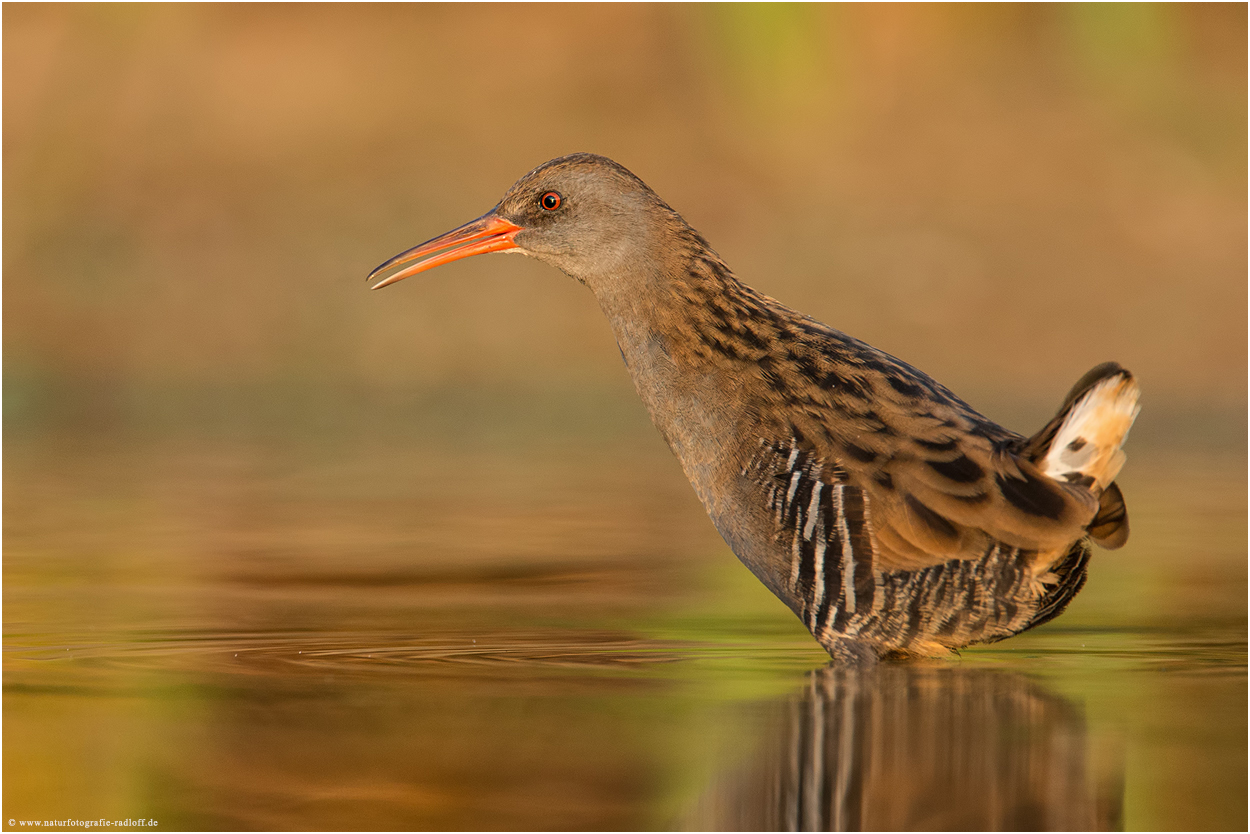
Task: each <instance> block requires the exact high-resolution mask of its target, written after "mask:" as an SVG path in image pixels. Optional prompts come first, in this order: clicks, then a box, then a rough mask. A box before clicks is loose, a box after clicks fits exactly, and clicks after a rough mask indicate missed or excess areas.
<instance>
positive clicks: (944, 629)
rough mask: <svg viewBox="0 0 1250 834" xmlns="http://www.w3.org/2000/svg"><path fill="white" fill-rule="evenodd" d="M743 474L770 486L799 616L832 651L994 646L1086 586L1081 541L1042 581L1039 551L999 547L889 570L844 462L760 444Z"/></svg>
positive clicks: (789, 446)
mask: <svg viewBox="0 0 1250 834" xmlns="http://www.w3.org/2000/svg"><path fill="white" fill-rule="evenodd" d="M742 474H743V475H744V476H747V477H751V478H754V479H755V480H757V481H758V482H761V483H763V484H765V487H766V490H765V492H766V495H767V498H768V506H769V509H770V510H771V512H772V514H773V519H774V522H775V530H776V533H775V535H776V539H777V541H778V543H779V544H780V545H782V546H783V547H785V548H786V550H787V551H788V552H789V553H790V576H789V588H790V590H791V591H792V592H793V594H794V597H795V599H796V600H797V601H798V603H799V605H800V606H801V609H800V610H799V612H798V613H799V616H800V617H801V618H802V620H803V622H804V623H805V624H806V625H807V627H808V628H809V629H810V630H811V632H812V633H813V634H814V635H816V637H817V639H819V640H820V641H821V643H822V644H824V645H825V647H826V648H828V649H829V650H830V651H835V650H836V649H837V648H838V647H839V645H840V644H841V643H842V642H843V641H846V640H848V639H849V640H854V639H856V638H862V639H866V640H871V641H872V642H874V643H876V644H878V645H881V646H887V647H896V648H900V649H901V648H903V647H906V646H909V645H912V644H913V643H914V642H915V641H916V640H917V639H920V640H926V639H930V640H933V641H935V642H937V643H939V644H945V645H963V644H966V643H969V642H992V641H994V640H999V639H1002V638H1005V637H1009V636H1011V635H1012V634H1015V633H1017V632H1019V631H1022V630H1024V629H1026V628H1029V627H1031V626H1034V625H1038V624H1040V623H1042V622H1045V621H1046V620H1049V619H1050V618H1051V617H1053V616H1055V615H1056V614H1058V613H1059V612H1060V611H1061V610H1062V609H1063V607H1064V606H1065V605H1066V604H1067V601H1068V600H1069V599H1071V597H1072V596H1073V595H1074V594H1075V593H1076V591H1077V590H1079V589H1080V587H1081V585H1082V584H1083V583H1084V580H1085V567H1086V562H1087V560H1088V557H1089V550H1088V547H1087V546H1086V544H1085V543H1084V542H1083V541H1082V542H1077V543H1076V544H1075V545H1073V546H1072V548H1071V550H1070V551H1069V553H1068V554H1067V555H1066V556H1065V557H1064V558H1063V559H1062V560H1061V561H1060V562H1059V564H1057V565H1056V566H1055V567H1054V568H1052V570H1051V573H1050V575H1049V576H1048V577H1046V578H1045V579H1044V580H1042V579H1039V578H1038V577H1036V576H1034V574H1033V571H1032V570H1031V562H1032V557H1033V556H1034V554H1033V553H1032V552H1030V551H1025V550H1021V549H1020V548H1016V547H1010V546H1007V545H1005V544H1002V543H998V542H992V543H991V544H990V545H989V546H988V548H987V549H986V551H985V552H984V553H983V554H982V555H981V556H980V557H978V558H972V559H953V560H951V561H948V562H943V563H940V564H936V565H932V566H929V567H925V568H919V569H914V570H892V571H883V570H881V568H880V564H879V559H878V554H877V549H876V545H875V540H874V533H873V523H872V506H871V504H872V502H871V500H870V499H869V497H868V496H867V495H866V494H865V492H864V490H862V489H860V488H859V487H857V486H854V485H852V484H850V483H847V482H846V472H845V470H844V469H843V468H842V467H841V466H839V465H838V464H837V463H836V462H827V461H824V460H821V459H819V458H818V457H817V456H816V455H815V454H813V453H812V452H810V451H808V450H805V449H803V448H801V447H800V445H799V444H798V442H797V441H793V440H792V441H791V442H788V443H768V442H764V441H762V442H761V444H760V451H759V452H758V453H757V454H756V456H755V457H754V458H753V459H752V460H751V462H750V463H749V464H748V465H747V467H746V468H745V469H744V470H743V473H742ZM835 653H836V652H835Z"/></svg>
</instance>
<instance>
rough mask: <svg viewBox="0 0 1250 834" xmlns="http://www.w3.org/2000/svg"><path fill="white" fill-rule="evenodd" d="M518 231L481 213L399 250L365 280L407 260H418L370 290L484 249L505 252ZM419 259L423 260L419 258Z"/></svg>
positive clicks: (480, 253) (497, 218)
mask: <svg viewBox="0 0 1250 834" xmlns="http://www.w3.org/2000/svg"><path fill="white" fill-rule="evenodd" d="M519 231H521V227H520V226H518V225H516V224H515V223H511V222H509V221H507V220H504V219H503V218H502V217H500V216H499V215H497V214H495V213H494V212H490V213H488V214H484V215H483V216H481V217H479V218H478V219H477V220H474V221H472V222H470V223H465V224H464V225H463V226H461V227H460V228H459V229H452V230H451V231H450V232H448V233H447V234H445V235H439V236H438V237H436V238H434V239H433V240H427V241H426V242H425V243H422V244H421V245H420V246H414V247H412V248H411V249H409V250H408V251H407V252H400V253H399V254H398V255H396V256H395V257H393V258H391V259H390V260H389V261H387V262H386V263H384V264H382V265H381V266H379V267H378V268H377V269H375V270H373V272H370V273H369V279H368V280H370V281H372V280H373V279H374V278H376V277H377V276H378V274H379V273H382V272H385V271H386V270H388V269H390V268H391V267H393V266H399V265H400V264H406V263H408V262H409V261H417V263H415V264H413V265H412V266H410V267H408V268H407V269H401V270H400V271H399V272H396V273H395V274H394V275H391V276H390V277H388V278H383V279H382V280H381V281H378V282H377V283H376V284H374V285H373V287H372V288H371V289H375V290H376V289H379V288H381V287H385V286H386V285H387V284H394V283H395V282H396V281H402V280H404V279H405V278H408V277H410V276H412V275H416V274H417V273H418V272H425V271H426V270H427V269H433V268H434V267H436V266H442V265H443V264H449V263H451V262H452V261H458V260H460V259H461V258H468V257H470V256H471V255H484V254H486V253H487V252H505V251H507V250H509V249H516V248H517V244H516V241H514V240H513V239H512V238H513V236H514V235H516V233H517V232H519ZM419 258H420V259H424V260H418V259H419Z"/></svg>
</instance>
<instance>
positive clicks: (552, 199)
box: [538, 191, 564, 211]
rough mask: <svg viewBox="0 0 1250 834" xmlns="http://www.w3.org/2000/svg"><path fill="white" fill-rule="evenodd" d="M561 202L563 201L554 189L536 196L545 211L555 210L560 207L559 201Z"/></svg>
mask: <svg viewBox="0 0 1250 834" xmlns="http://www.w3.org/2000/svg"><path fill="white" fill-rule="evenodd" d="M562 202H564V200H563V199H562V198H561V197H560V195H559V193H558V192H555V191H548V192H547V193H546V194H544V195H543V196H541V197H539V198H538V204H539V205H540V206H542V207H543V208H545V209H546V210H547V211H555V210H556V209H558V208H559V207H560V203H562Z"/></svg>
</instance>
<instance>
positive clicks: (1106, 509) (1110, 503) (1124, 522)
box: [1086, 482, 1128, 550]
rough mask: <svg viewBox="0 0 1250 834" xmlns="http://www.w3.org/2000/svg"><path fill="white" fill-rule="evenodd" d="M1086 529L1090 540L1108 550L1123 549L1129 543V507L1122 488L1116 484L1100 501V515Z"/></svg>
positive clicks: (1112, 485)
mask: <svg viewBox="0 0 1250 834" xmlns="http://www.w3.org/2000/svg"><path fill="white" fill-rule="evenodd" d="M1086 529H1088V530H1089V535H1090V538H1092V539H1093V540H1094V541H1096V542H1098V543H1099V544H1100V545H1102V546H1103V547H1105V548H1107V549H1108V550H1115V549H1116V548H1117V547H1123V546H1124V543H1125V542H1126V541H1128V507H1127V506H1125V504H1124V495H1123V493H1121V492H1120V487H1119V486H1118V485H1117V484H1115V483H1114V482H1113V483H1112V484H1111V485H1110V486H1108V487H1107V489H1106V491H1105V492H1104V493H1103V494H1102V497H1101V498H1100V499H1098V514H1097V515H1095V516H1094V520H1093V521H1091V522H1090V523H1089V527H1088V528H1086Z"/></svg>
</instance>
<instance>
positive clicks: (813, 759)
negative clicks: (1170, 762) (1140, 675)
mask: <svg viewBox="0 0 1250 834" xmlns="http://www.w3.org/2000/svg"><path fill="white" fill-rule="evenodd" d="M772 706H773V707H774V708H773V709H772V710H771V711H772V712H774V713H775V715H774V716H773V718H772V727H771V729H770V732H768V733H767V735H766V740H765V742H764V744H763V745H762V749H761V750H760V751H759V752H757V753H756V754H755V755H754V756H752V757H751V761H750V762H749V764H747V765H746V766H743V767H741V768H740V769H739V770H738V771H736V772H732V773H730V774H727V775H723V776H721V777H720V778H718V779H717V781H716V783H715V784H714V785H713V786H712V787H711V788H710V789H709V791H708V793H707V795H706V796H705V797H703V799H702V800H701V801H700V803H699V806H698V808H697V810H696V811H695V812H694V814H692V817H691V819H690V820H689V822H688V824H689V826H690V827H691V828H694V829H697V830H740V831H861V830H864V831H900V830H901V831H914V830H919V831H955V830H965V831H967V830H972V831H985V830H990V831H1043V830H1044V831H1051V830H1097V831H1105V830H1119V829H1121V828H1122V827H1123V817H1122V802H1123V790H1124V785H1123V778H1124V774H1123V764H1122V763H1117V762H1110V763H1109V764H1105V765H1104V770H1102V771H1101V772H1098V771H1093V770H1092V768H1091V749H1090V739H1089V733H1088V730H1087V728H1086V723H1085V720H1084V716H1083V715H1082V712H1081V710H1080V708H1079V707H1078V706H1077V705H1076V704H1074V703H1073V702H1072V701H1070V700H1067V699H1065V698H1063V697H1060V696H1058V695H1056V694H1055V693H1053V692H1051V691H1049V690H1048V689H1047V688H1045V687H1043V686H1040V685H1039V684H1038V683H1036V682H1035V681H1032V680H1030V679H1029V678H1027V677H1025V676H1023V675H1019V674H1011V673H1005V672H1000V671H996V670H989V669H964V668H949V667H940V666H921V667H908V666H887V667H882V668H879V669H876V670H870V671H866V672H863V671H854V670H845V669H835V668H829V667H826V668H824V669H820V670H818V671H815V672H812V673H811V675H810V677H809V681H808V684H807V686H805V687H804V688H803V690H802V692H801V693H800V694H798V695H796V696H794V697H792V698H788V699H785V700H783V701H780V702H778V703H776V704H774V705H772Z"/></svg>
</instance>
